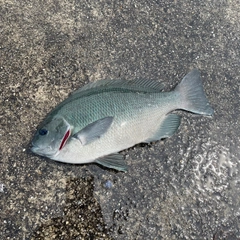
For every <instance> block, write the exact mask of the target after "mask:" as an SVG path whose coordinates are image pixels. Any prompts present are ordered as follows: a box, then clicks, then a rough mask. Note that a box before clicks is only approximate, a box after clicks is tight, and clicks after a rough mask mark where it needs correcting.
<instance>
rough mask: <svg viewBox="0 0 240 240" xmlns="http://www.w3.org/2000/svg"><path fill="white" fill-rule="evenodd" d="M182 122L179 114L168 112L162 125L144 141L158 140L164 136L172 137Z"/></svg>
mask: <svg viewBox="0 0 240 240" xmlns="http://www.w3.org/2000/svg"><path fill="white" fill-rule="evenodd" d="M180 122H181V117H180V116H178V115H177V114H168V115H167V116H166V118H165V119H164V120H163V122H162V124H161V126H160V127H159V129H158V131H157V132H155V134H154V135H153V136H152V137H150V138H148V139H146V140H145V141H144V142H146V143H150V142H154V141H158V140H160V139H162V138H167V137H171V136H172V135H173V134H174V133H175V132H176V131H177V129H178V127H179V125H180Z"/></svg>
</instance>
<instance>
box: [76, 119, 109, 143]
mask: <svg viewBox="0 0 240 240" xmlns="http://www.w3.org/2000/svg"><path fill="white" fill-rule="evenodd" d="M112 121H113V117H105V118H102V119H99V120H97V121H95V122H93V123H90V124H88V125H87V126H86V127H84V128H83V129H81V130H80V131H79V132H77V133H75V134H74V135H73V137H74V138H77V139H78V140H79V141H80V142H81V144H82V145H87V144H89V143H91V142H93V141H94V140H96V139H99V138H100V137H101V136H102V135H103V134H104V133H105V132H107V130H108V129H109V127H110V126H111V124H112Z"/></svg>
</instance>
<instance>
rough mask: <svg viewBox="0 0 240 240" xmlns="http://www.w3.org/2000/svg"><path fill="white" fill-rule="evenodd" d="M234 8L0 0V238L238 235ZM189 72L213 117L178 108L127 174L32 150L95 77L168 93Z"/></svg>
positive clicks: (238, 7)
mask: <svg viewBox="0 0 240 240" xmlns="http://www.w3.org/2000/svg"><path fill="white" fill-rule="evenodd" d="M239 12H240V4H239V1H237V0H232V1H224V0H219V1H217V0H215V1H214V0H206V1H189V0H180V1H177V0H175V1H143V0H132V1H128V0H127V1H115V0H113V1H94V0H90V1H86V0H82V1H76V0H74V1H60V0H56V1H49V0H46V1H37V0H35V1H34V0H29V1H23V0H19V1H13V0H2V1H0V83H1V87H0V169H1V172H0V239H4V240H5V239H11V240H12V239H170V240H172V239H173V240H174V239H198V240H199V239H214V240H216V239H227V240H230V239H233V240H235V239H240V223H239V221H240V210H239V209H240V197H239V195H240V177H239V171H240V163H239V157H240V153H239V150H240V137H239V136H240V125H239V119H240V118H239V113H240V107H239V92H240V70H239V69H240V68H239V67H240V14H239ZM193 68H198V69H199V70H200V71H201V74H202V78H203V83H204V88H205V91H206V94H207V96H208V99H209V100H210V102H211V104H212V106H213V108H214V110H215V113H214V116H213V117H204V116H198V115H193V114H190V113H187V112H183V111H178V113H179V114H180V115H181V116H182V123H181V126H180V128H179V130H178V132H177V133H176V134H175V135H174V136H172V137H171V138H169V139H166V140H163V141H159V142H155V143H153V144H151V145H143V144H139V145H138V146H136V147H134V148H131V149H128V150H126V151H124V154H125V155H126V161H127V164H128V166H129V170H128V172H127V173H121V172H116V171H113V170H108V169H104V168H101V167H99V166H98V165H94V164H89V165H69V164H63V163H57V162H54V161H51V160H49V159H45V158H42V157H39V156H36V155H33V154H32V153H31V152H30V151H29V147H30V142H31V138H32V136H33V134H34V132H35V129H36V127H37V125H38V124H39V123H40V121H41V120H42V119H43V118H44V116H45V115H46V114H47V113H48V112H49V111H50V110H51V109H52V108H53V107H54V106H56V104H57V103H59V102H60V101H61V100H63V99H64V98H66V97H67V96H68V94H69V93H70V92H72V91H73V90H75V89H77V88H78V87H80V86H83V85H84V84H86V83H88V82H90V81H97V80H99V79H106V78H107V79H115V78H122V79H136V78H144V79H145V78H146V79H152V80H156V81H163V82H164V84H165V89H166V91H168V90H170V89H172V88H173V87H174V86H175V85H176V84H177V83H179V82H180V80H181V78H182V77H183V76H184V75H185V74H186V73H188V72H189V71H190V70H191V69H193Z"/></svg>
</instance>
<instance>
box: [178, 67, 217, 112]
mask: <svg viewBox="0 0 240 240" xmlns="http://www.w3.org/2000/svg"><path fill="white" fill-rule="evenodd" d="M175 91H177V92H179V93H180V96H181V100H180V102H181V103H180V104H181V107H180V108H181V109H184V110H187V111H190V112H193V113H197V114H204V115H212V114H213V109H212V107H211V106H210V104H209V102H208V100H207V98H206V95H205V93H204V90H203V85H202V80H201V76H200V72H199V71H198V70H197V69H194V70H192V71H191V72H190V73H188V74H187V75H186V76H185V77H184V78H183V80H182V81H181V82H180V84H178V85H177V87H176V88H175Z"/></svg>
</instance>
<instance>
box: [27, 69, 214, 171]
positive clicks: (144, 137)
mask: <svg viewBox="0 0 240 240" xmlns="http://www.w3.org/2000/svg"><path fill="white" fill-rule="evenodd" d="M176 109H180V110H185V111H188V112H191V113H194V114H199V115H206V116H211V115H213V108H212V107H211V106H210V103H209V101H208V100H207V98H206V95H205V92H204V89H203V84H202V79H201V75H200V72H199V70H197V69H193V70H192V71H191V72H189V73H188V74H187V75H186V76H185V77H184V78H183V79H182V81H181V82H180V83H179V84H178V85H177V86H176V87H175V88H174V90H172V91H170V92H164V91H163V84H162V83H161V82H158V81H153V80H144V79H137V80H121V79H117V80H99V81H96V82H91V83H88V84H87V85H85V86H83V87H82V88H80V89H78V90H76V91H75V92H73V93H72V94H70V95H69V97H68V98H67V99H65V100H64V101H63V102H61V103H60V104H59V105H57V106H56V107H55V108H54V109H53V110H52V111H51V112H50V113H49V114H48V115H47V116H46V118H45V119H44V120H43V122H42V123H41V124H40V125H39V127H38V128H37V131H36V133H35V135H34V137H33V140H32V148H31V151H32V152H33V153H35V154H37V155H41V156H44V157H47V158H50V159H52V160H55V161H58V162H64V163H71V164H87V163H97V164H100V165H102V166H103V167H107V168H112V169H115V170H118V171H123V172H125V171H127V165H126V163H125V160H124V156H123V154H121V153H120V152H121V151H122V150H124V149H128V148H130V147H132V146H134V145H136V144H138V143H152V142H155V141H158V140H161V139H164V138H168V137H171V136H172V135H173V134H174V133H175V132H176V131H177V129H178V128H179V125H180V122H181V116H179V115H178V114H176V113H173V111H174V110H176Z"/></svg>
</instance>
